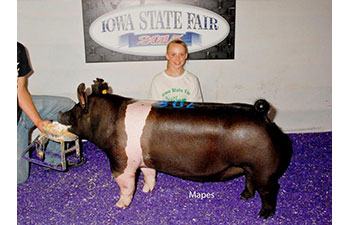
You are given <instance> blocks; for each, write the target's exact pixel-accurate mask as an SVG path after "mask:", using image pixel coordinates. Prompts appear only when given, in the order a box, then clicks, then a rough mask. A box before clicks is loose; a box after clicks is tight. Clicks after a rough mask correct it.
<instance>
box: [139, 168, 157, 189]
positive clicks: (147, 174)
mask: <svg viewBox="0 0 350 225" xmlns="http://www.w3.org/2000/svg"><path fill="white" fill-rule="evenodd" d="M141 172H142V174H143V176H144V179H145V183H144V185H143V188H142V191H143V192H144V193H147V192H151V191H152V190H153V188H154V186H155V185H156V170H155V169H151V168H141Z"/></svg>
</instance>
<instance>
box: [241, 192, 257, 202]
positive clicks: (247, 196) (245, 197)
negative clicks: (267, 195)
mask: <svg viewBox="0 0 350 225" xmlns="http://www.w3.org/2000/svg"><path fill="white" fill-rule="evenodd" d="M253 197H254V193H250V192H249V191H247V190H244V191H243V192H242V193H241V199H242V200H244V201H246V200H248V199H250V198H253Z"/></svg>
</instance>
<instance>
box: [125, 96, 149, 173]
mask: <svg viewBox="0 0 350 225" xmlns="http://www.w3.org/2000/svg"><path fill="white" fill-rule="evenodd" d="M154 102H155V101H138V102H135V103H132V104H129V105H128V106H127V108H126V112H125V131H126V135H127V141H126V148H125V151H126V155H127V157H128V161H127V167H126V168H125V170H124V172H134V171H136V169H137V168H139V167H140V166H145V164H144V161H143V158H142V149H141V135H142V131H143V128H144V126H145V124H146V119H147V116H148V114H149V112H150V111H151V108H152V104H153V103H154Z"/></svg>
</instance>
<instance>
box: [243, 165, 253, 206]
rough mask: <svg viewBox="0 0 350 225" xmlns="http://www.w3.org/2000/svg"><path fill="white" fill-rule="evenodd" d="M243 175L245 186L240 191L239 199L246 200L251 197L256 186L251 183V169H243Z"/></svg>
mask: <svg viewBox="0 0 350 225" xmlns="http://www.w3.org/2000/svg"><path fill="white" fill-rule="evenodd" d="M244 171H245V172H244V175H245V188H244V190H243V192H242V193H241V199H242V200H248V199H250V198H253V197H254V195H255V191H256V188H255V186H254V183H253V178H252V176H251V171H250V169H249V168H245V169H244Z"/></svg>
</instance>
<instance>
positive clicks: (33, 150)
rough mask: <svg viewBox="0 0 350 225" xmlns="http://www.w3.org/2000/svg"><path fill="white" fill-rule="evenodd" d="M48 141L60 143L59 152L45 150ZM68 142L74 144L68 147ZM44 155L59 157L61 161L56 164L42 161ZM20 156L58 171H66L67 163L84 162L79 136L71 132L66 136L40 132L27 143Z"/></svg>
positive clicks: (76, 163)
mask: <svg viewBox="0 0 350 225" xmlns="http://www.w3.org/2000/svg"><path fill="white" fill-rule="evenodd" d="M49 141H54V142H58V143H60V144H61V153H60V154H56V153H52V152H48V151H47V149H46V146H47V143H48V142H49ZM69 143H71V144H74V145H73V146H72V147H69V146H68V145H69ZM27 153H28V154H27ZM69 153H71V154H69ZM46 155H50V156H53V157H56V158H60V160H61V162H60V163H59V164H58V165H53V164H49V163H47V162H44V160H45V156H46ZM22 158H23V159H25V160H28V161H29V162H32V163H35V164H38V165H41V166H44V167H48V168H51V169H54V170H58V171H66V170H67V168H69V167H68V166H67V164H68V165H78V164H83V163H84V162H85V158H83V157H82V156H81V152H80V145H79V138H78V136H76V135H74V134H71V133H70V134H69V135H68V136H62V137H55V136H51V135H47V134H45V133H41V134H40V135H38V136H37V137H36V138H35V139H34V141H32V142H31V143H30V144H29V145H28V147H27V148H26V150H25V151H24V152H23V154H22Z"/></svg>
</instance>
